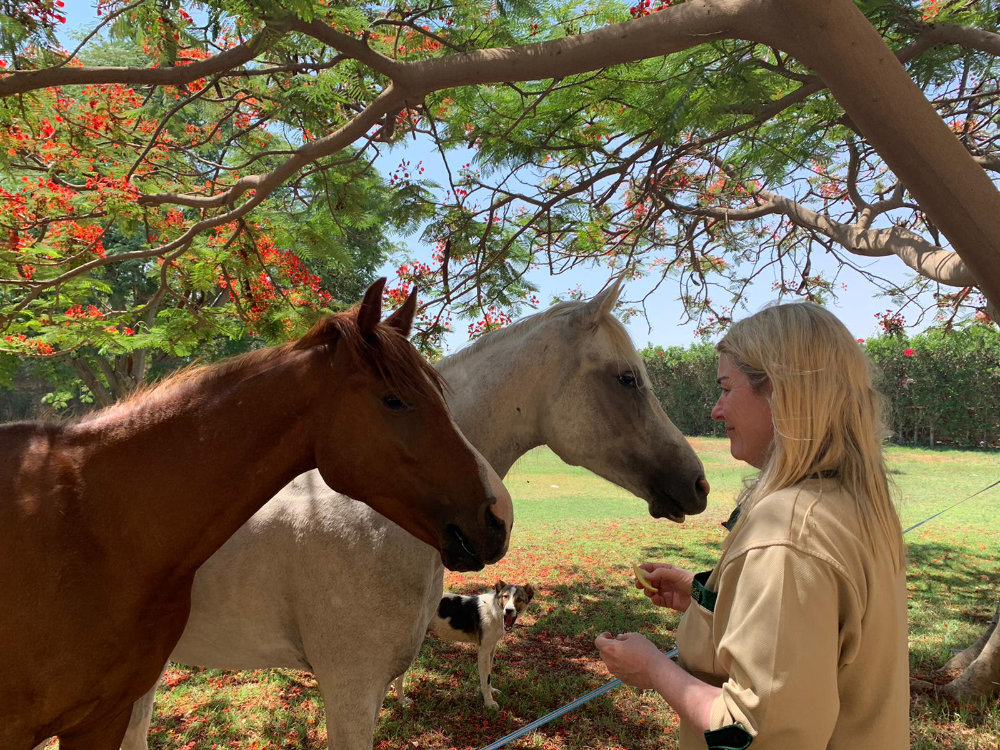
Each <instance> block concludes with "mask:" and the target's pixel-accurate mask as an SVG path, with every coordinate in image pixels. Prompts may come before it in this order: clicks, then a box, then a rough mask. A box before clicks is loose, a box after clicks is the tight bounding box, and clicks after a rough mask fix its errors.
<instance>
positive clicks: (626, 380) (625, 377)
mask: <svg viewBox="0 0 1000 750" xmlns="http://www.w3.org/2000/svg"><path fill="white" fill-rule="evenodd" d="M618 382H619V383H620V384H621V385H622V386H623V387H625V388H638V387H639V381H638V380H637V379H636V377H635V373H632V372H623V373H622V374H621V375H619V376H618Z"/></svg>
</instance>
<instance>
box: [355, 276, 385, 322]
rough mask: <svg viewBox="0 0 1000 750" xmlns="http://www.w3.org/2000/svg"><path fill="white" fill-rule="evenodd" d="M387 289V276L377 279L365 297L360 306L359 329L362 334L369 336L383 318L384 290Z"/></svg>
mask: <svg viewBox="0 0 1000 750" xmlns="http://www.w3.org/2000/svg"><path fill="white" fill-rule="evenodd" d="M383 289H385V277H384V276H383V277H382V278H381V279H378V280H377V281H375V282H374V283H373V284H372V285H371V286H370V287H368V291H367V292H365V298H364V299H363V300H361V304H360V305H359V306H358V330H360V331H361V335H362V336H369V335H371V334H372V333H374V332H375V326H377V325H378V322H379V321H380V320H382V290H383Z"/></svg>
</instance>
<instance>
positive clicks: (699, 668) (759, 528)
mask: <svg viewBox="0 0 1000 750" xmlns="http://www.w3.org/2000/svg"><path fill="white" fill-rule="evenodd" d="M743 515H744V517H743V518H740V519H739V521H738V522H737V524H736V526H735V528H734V529H733V531H732V532H731V533H730V535H729V538H728V539H727V540H726V544H725V545H724V547H723V553H722V559H721V560H720V561H719V564H718V565H717V566H716V567H715V569H714V570H713V571H711V574H710V575H709V576H708V578H707V580H705V581H704V584H705V585H704V589H706V590H707V592H708V593H707V594H704V595H700V598H701V599H703V600H704V602H705V603H706V604H707V605H708V607H706V606H703V605H702V604H699V603H697V602H695V601H692V603H691V606H690V607H689V608H688V610H687V611H686V612H685V613H684V617H683V618H682V619H681V623H680V626H679V628H678V631H677V647H678V651H679V653H680V659H679V662H680V664H681V665H682V666H683V667H684V668H685V669H687V670H688V671H689V672H691V673H692V674H695V675H697V676H698V677H700V678H701V679H703V680H705V681H707V682H710V683H712V684H714V685H717V686H721V687H722V695H721V696H719V698H717V699H716V701H715V702H714V704H713V705H712V710H711V724H710V729H709V731H708V732H707V733H705V734H702V733H700V732H696V731H695V730H694V729H693V728H692V727H690V726H688V725H686V724H685V723H682V724H681V732H680V746H681V750H693V749H694V748H699V749H701V750H704V748H706V747H709V748H712V749H713V750H715V749H716V748H718V749H719V750H722V749H723V748H738V749H742V748H745V747H750V746H751V745H752V747H753V750H866V749H867V748H872V750H902V749H903V748H908V747H909V746H910V743H909V662H908V653H907V624H906V580H905V575H904V574H903V573H902V572H900V573H896V572H894V571H893V569H892V562H891V560H890V558H889V555H888V554H885V555H879V556H877V557H876V556H873V555H872V554H871V552H870V551H869V550H868V549H866V547H865V545H864V544H863V543H862V541H861V532H860V528H861V527H860V519H859V514H858V511H857V508H856V505H855V503H854V502H853V500H852V498H851V497H850V496H849V495H847V494H846V493H844V492H842V491H841V490H840V489H839V486H838V485H837V484H836V483H835V482H834V481H833V480H829V479H827V480H821V479H816V480H809V481H806V482H803V483H802V484H799V485H797V486H795V487H792V488H789V489H786V490H782V491H780V492H776V493H774V494H772V495H768V496H767V497H764V498H762V499H761V500H760V501H758V503H757V504H756V506H754V507H753V508H752V509H751V510H750V511H749V512H748V513H745V514H743ZM695 588H696V592H695V593H696V594H697V593H698V591H697V589H698V585H697V584H696V586H695ZM711 592H716V599H715V602H714V611H711V607H712V605H713V602H712V601H711V599H712V594H711Z"/></svg>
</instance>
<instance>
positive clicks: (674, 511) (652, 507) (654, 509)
mask: <svg viewBox="0 0 1000 750" xmlns="http://www.w3.org/2000/svg"><path fill="white" fill-rule="evenodd" d="M647 504H648V506H649V515H651V516H652V517H653V518H666V519H667V520H669V521H673V522H674V523H684V519H685V517H686V514H685V513H684V511H682V510H681V509H680V506H678V505H677V503H675V502H673V501H672V500H666V501H664V500H662V499H656V500H650V501H648V503H647Z"/></svg>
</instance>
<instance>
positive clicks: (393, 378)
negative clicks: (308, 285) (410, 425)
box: [295, 306, 444, 400]
mask: <svg viewBox="0 0 1000 750" xmlns="http://www.w3.org/2000/svg"><path fill="white" fill-rule="evenodd" d="M357 310H358V308H357V306H355V307H353V308H351V309H350V310H347V311H345V312H342V313H334V314H333V315H328V316H326V317H325V318H323V319H322V320H320V321H319V322H318V323H316V324H315V325H314V326H313V327H312V328H311V329H310V330H309V332H308V333H306V334H305V336H303V337H302V338H301V339H299V340H298V342H296V343H295V348H296V349H308V348H311V347H314V346H320V345H323V344H337V345H343V346H346V347H348V348H349V349H350V351H351V352H352V353H353V354H354V355H355V356H356V357H358V358H359V359H361V360H362V361H364V362H366V363H367V364H368V365H369V366H370V367H371V368H372V369H374V370H375V372H377V373H378V374H379V376H380V377H382V378H383V379H384V380H385V381H386V383H387V384H388V386H389V387H390V388H391V389H392V390H393V391H394V392H395V393H396V395H398V396H399V397H400V398H402V399H403V400H406V399H407V398H408V397H409V398H414V397H416V398H427V397H434V396H437V397H442V396H443V391H444V379H443V378H442V377H441V376H440V375H439V374H438V372H437V370H435V369H434V368H433V367H431V366H430V364H429V363H428V362H427V361H426V360H425V359H424V358H423V357H421V356H420V354H419V353H418V352H417V351H416V349H414V348H413V345H412V344H410V342H409V341H408V340H407V339H406V338H405V337H404V336H403V335H402V334H401V333H400V332H399V331H398V330H397V329H396V328H393V327H392V326H389V325H386V323H385V322H381V323H379V324H378V325H377V326H375V330H374V331H373V332H372V333H371V334H370V335H368V336H364V335H362V333H361V329H360V328H359V327H358V323H357Z"/></svg>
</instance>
